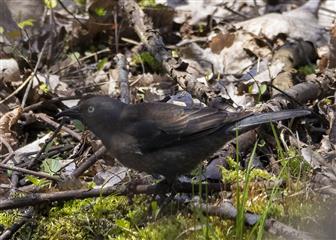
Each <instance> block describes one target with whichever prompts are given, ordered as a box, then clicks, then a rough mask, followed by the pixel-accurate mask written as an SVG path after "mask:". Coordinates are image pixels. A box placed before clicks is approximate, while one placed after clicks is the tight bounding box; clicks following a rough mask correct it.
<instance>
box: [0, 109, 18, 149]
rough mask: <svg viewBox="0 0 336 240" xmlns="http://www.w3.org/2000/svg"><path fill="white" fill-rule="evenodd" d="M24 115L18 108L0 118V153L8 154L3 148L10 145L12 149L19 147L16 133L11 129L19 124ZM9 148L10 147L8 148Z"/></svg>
mask: <svg viewBox="0 0 336 240" xmlns="http://www.w3.org/2000/svg"><path fill="white" fill-rule="evenodd" d="M21 113H22V108H21V107H18V108H16V109H14V110H12V111H10V112H8V113H6V114H4V115H3V116H2V117H1V118H0V141H1V143H0V152H1V153H4V152H6V151H5V149H6V148H4V147H3V146H4V145H5V144H9V146H10V147H11V148H15V147H16V146H17V143H18V140H17V138H16V133H15V132H13V131H12V130H11V127H12V126H13V125H14V124H15V123H17V121H18V120H19V118H20V116H21ZM7 148H8V147H7ZM7 151H9V150H8V149H7Z"/></svg>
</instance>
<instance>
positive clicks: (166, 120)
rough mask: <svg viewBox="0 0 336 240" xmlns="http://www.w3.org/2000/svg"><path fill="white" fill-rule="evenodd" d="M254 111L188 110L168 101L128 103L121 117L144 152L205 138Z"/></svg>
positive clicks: (128, 131) (129, 132)
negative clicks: (167, 102)
mask: <svg viewBox="0 0 336 240" xmlns="http://www.w3.org/2000/svg"><path fill="white" fill-rule="evenodd" d="M250 114H251V113H246V112H245V113H228V112H224V111H219V110H217V109H213V108H202V109H185V108H183V107H180V106H177V105H173V104H166V103H144V104H137V105H129V106H128V107H127V108H126V109H125V112H124V113H123V114H122V116H121V121H122V122H123V123H125V125H126V129H125V130H126V131H127V133H128V134H130V135H131V136H133V137H134V138H136V139H137V142H138V143H139V148H140V149H141V150H142V151H146V150H153V149H156V148H160V147H164V146H169V145H172V144H178V142H180V141H182V140H183V141H188V140H192V139H197V138H199V137H206V136H207V135H209V134H211V133H213V132H214V131H216V130H218V129H219V128H221V127H223V126H224V125H227V124H230V123H233V122H235V121H238V120H240V119H242V118H244V117H246V116H248V115H250Z"/></svg>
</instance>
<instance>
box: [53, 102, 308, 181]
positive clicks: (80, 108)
mask: <svg viewBox="0 0 336 240" xmlns="http://www.w3.org/2000/svg"><path fill="white" fill-rule="evenodd" d="M309 114H310V111H308V110H286V111H280V112H271V113H261V114H254V113H251V112H239V113H232V112H226V111H222V110H217V109H214V108H210V107H205V108H201V109H186V108H184V107H181V106H177V105H173V104H168V103H158V102H157V103H139V104H134V105H129V104H125V103H122V102H120V101H119V100H116V99H113V98H110V97H106V96H96V97H91V98H89V99H86V100H82V101H80V102H79V104H78V105H77V106H76V107H73V108H70V109H68V110H65V111H63V112H61V113H60V114H59V115H58V117H62V116H69V117H71V118H74V119H78V120H80V121H82V122H83V123H84V124H85V125H86V126H87V127H88V129H90V130H91V131H92V132H93V133H94V134H95V135H96V136H97V137H98V138H100V139H101V140H102V141H103V144H104V145H105V147H106V148H107V150H108V152H109V153H110V154H111V155H112V156H113V157H115V158H117V159H118V160H119V161H120V162H121V163H122V164H123V165H125V166H126V167H129V168H132V169H135V170H137V171H144V172H147V173H150V174H160V175H163V176H164V177H165V178H166V180H167V181H168V182H173V181H174V180H175V178H176V177H178V176H179V175H181V174H185V173H188V172H190V171H191V170H192V169H194V168H195V167H196V166H197V165H198V164H199V163H200V162H201V161H202V160H205V159H206V158H207V157H209V156H210V155H211V154H213V153H214V152H215V151H216V150H218V149H219V148H220V147H222V146H223V145H224V144H225V143H226V142H228V141H229V140H231V139H233V138H234V137H235V135H236V131H239V133H242V132H246V131H247V130H250V129H253V128H255V127H256V126H258V125H260V124H263V123H268V122H271V121H279V120H284V119H289V118H295V117H301V116H305V115H309Z"/></svg>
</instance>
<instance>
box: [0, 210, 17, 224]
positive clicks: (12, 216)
mask: <svg viewBox="0 0 336 240" xmlns="http://www.w3.org/2000/svg"><path fill="white" fill-rule="evenodd" d="M18 216H19V211H17V210H8V211H3V212H0V225H2V226H3V227H5V228H7V227H9V226H11V225H12V224H13V223H14V222H15V220H16V218H17V217H18Z"/></svg>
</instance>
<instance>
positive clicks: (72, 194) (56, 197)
mask: <svg viewBox="0 0 336 240" xmlns="http://www.w3.org/2000/svg"><path fill="white" fill-rule="evenodd" d="M228 189H230V186H229V185H223V184H220V183H205V184H202V185H201V186H198V185H197V187H195V186H193V184H191V183H179V184H176V185H174V190H175V191H176V192H182V193H183V192H185V193H191V192H196V193H197V192H198V191H200V192H205V191H207V192H209V193H210V192H219V191H222V190H228ZM170 190H171V189H170V187H169V186H168V185H164V184H155V185H137V186H135V187H133V188H132V189H129V188H128V187H126V186H125V185H123V186H109V187H104V188H98V189H80V190H70V191H62V192H54V193H39V194H31V195H29V196H26V197H20V198H15V199H7V200H1V201H0V210H6V209H14V208H22V207H27V206H36V205H40V204H42V203H46V202H48V203H50V202H54V201H68V200H73V199H85V198H92V197H103V196H109V195H112V194H113V195H117V196H118V195H119V196H124V195H129V194H163V193H168V192H170Z"/></svg>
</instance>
